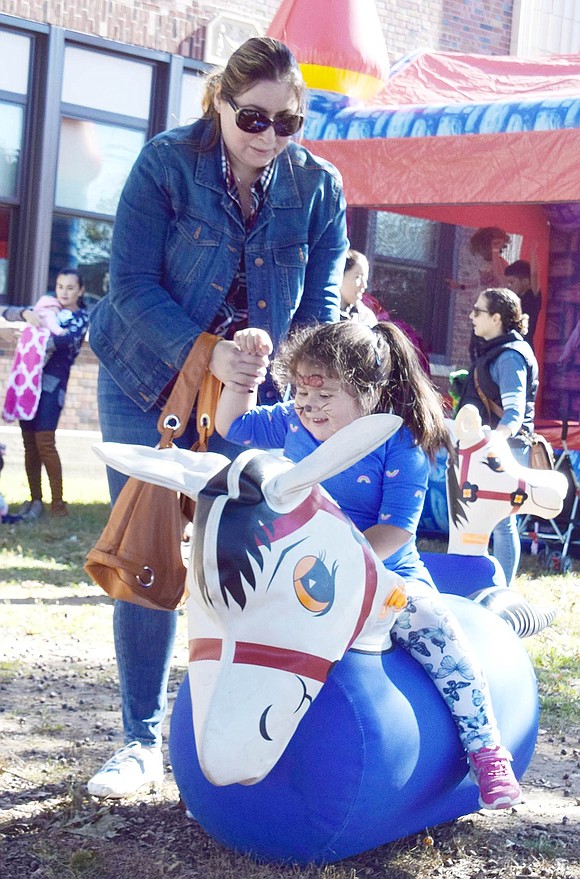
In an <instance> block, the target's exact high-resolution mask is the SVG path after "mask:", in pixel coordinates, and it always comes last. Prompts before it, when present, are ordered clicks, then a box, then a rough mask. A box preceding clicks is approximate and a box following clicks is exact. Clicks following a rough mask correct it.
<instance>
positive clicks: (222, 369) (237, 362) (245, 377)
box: [209, 339, 268, 394]
mask: <svg viewBox="0 0 580 879" xmlns="http://www.w3.org/2000/svg"><path fill="white" fill-rule="evenodd" d="M209 370H210V372H211V373H213V375H215V376H216V378H219V380H220V381H221V382H223V384H224V387H226V388H228V389H229V390H231V391H236V392H237V393H238V394H250V393H252V392H253V391H255V390H256V388H257V387H258V385H261V384H262V382H263V381H264V379H265V378H266V373H267V370H268V357H267V356H266V355H265V354H253V353H250V352H248V351H243V350H240V348H239V346H238V344H237V343H236V342H230V341H227V340H226V339H221V340H220V341H219V342H218V343H217V345H216V346H215V348H214V349H213V352H212V356H211V359H210V362H209Z"/></svg>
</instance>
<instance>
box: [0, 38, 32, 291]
mask: <svg viewBox="0 0 580 879" xmlns="http://www.w3.org/2000/svg"><path fill="white" fill-rule="evenodd" d="M30 54H31V41H30V38H29V37H27V36H24V35H23V34H19V33H15V32H11V31H6V30H0V58H1V59H2V63H1V64H0V297H5V296H6V295H7V292H8V257H9V247H10V239H11V237H13V236H14V234H15V229H14V227H15V225H16V216H17V203H18V197H19V180H20V173H21V157H22V147H23V141H24V126H25V115H26V106H27V97H28V84H29V71H30ZM2 202H4V204H2Z"/></svg>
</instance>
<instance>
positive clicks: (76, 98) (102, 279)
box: [49, 45, 155, 305]
mask: <svg viewBox="0 0 580 879" xmlns="http://www.w3.org/2000/svg"><path fill="white" fill-rule="evenodd" d="M154 70H155V68H154V65H153V64H152V63H147V62H144V61H140V60H138V61H136V60H132V59H129V58H124V57H119V56H115V55H112V54H110V53H108V52H98V51H94V50H90V49H84V48H79V47H78V46H74V45H69V46H67V47H66V48H65V62H64V75H63V89H62V103H61V123H60V134H59V145H58V164H57V173H56V191H55V214H54V218H53V224H52V237H51V247H50V266H49V286H51V285H52V284H53V283H54V280H55V277H56V274H57V273H58V271H59V269H60V268H62V267H63V266H67V265H72V266H75V267H78V268H79V270H80V272H81V273H82V275H83V278H84V281H85V289H86V299H87V301H88V303H89V305H90V304H94V302H96V301H97V300H98V299H100V298H101V297H102V296H103V295H104V294H105V293H106V292H107V290H108V272H109V258H110V254H111V237H112V229H113V219H114V216H115V213H116V211H117V205H118V202H119V198H120V196H121V191H122V189H123V186H124V184H125V181H126V179H127V176H128V175H129V172H130V170H131V167H132V166H133V163H134V162H135V159H136V158H137V156H138V155H139V152H140V151H141V149H142V147H143V145H144V143H145V140H146V138H147V136H148V133H149V109H150V106H151V95H152V89H153V81H154Z"/></svg>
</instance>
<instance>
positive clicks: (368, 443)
mask: <svg viewBox="0 0 580 879" xmlns="http://www.w3.org/2000/svg"><path fill="white" fill-rule="evenodd" d="M402 423H403V419H402V418H399V416H398V415H366V416H365V417H364V418H357V420H356V421H353V422H352V424H349V425H347V426H346V427H343V428H342V430H339V431H337V432H336V433H335V434H333V435H332V436H331V437H329V439H327V440H326V441H325V442H323V443H322V444H321V445H320V446H319V447H318V448H317V449H315V450H314V451H313V452H311V454H310V455H308V456H307V457H306V458H303V460H302V461H299V462H298V463H297V464H295V465H294V467H292V468H291V469H289V470H287V471H286V472H284V473H281V474H280V475H279V476H276V477H275V478H274V479H273V480H272V481H271V482H269V483H266V485H264V486H263V491H264V495H265V497H266V500H267V501H268V503H269V504H270V505H271V506H272V507H273V508H274V509H276V508H280V506H283V505H284V504H285V503H287V502H293V501H295V495H296V493H297V492H300V491H305V490H307V489H310V488H311V487H312V486H313V485H316V484H317V483H318V482H324V480H325V479H330V477H331V476H336V474H337V473H341V472H342V471H343V470H346V469H347V467H350V466H352V464H356V462H357V461H360V459H361V458H363V457H364V456H365V455H368V454H369V452H372V451H373V449H376V448H377V446H380V445H381V443H384V442H386V440H388V439H389V437H390V436H392V435H393V434H394V433H395V432H396V431H397V430H398V429H399V427H400V426H401V424H402Z"/></svg>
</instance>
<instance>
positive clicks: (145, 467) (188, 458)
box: [93, 443, 230, 500]
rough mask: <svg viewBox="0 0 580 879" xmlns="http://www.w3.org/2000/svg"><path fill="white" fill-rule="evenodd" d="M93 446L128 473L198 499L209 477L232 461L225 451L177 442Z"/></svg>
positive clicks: (112, 463) (121, 470) (103, 456)
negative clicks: (181, 445) (186, 446)
mask: <svg viewBox="0 0 580 879" xmlns="http://www.w3.org/2000/svg"><path fill="white" fill-rule="evenodd" d="M93 450H94V451H95V452H96V454H97V455H98V456H99V458H102V459H103V461H104V462H105V463H106V464H108V465H109V466H110V467H112V468H113V469H114V470H118V471H119V472H120V473H124V474H125V475H126V476H135V477H136V478H137V479H140V480H141V481H142V482H152V483H153V485H161V486H163V487H164V488H171V489H173V490H174V491H180V492H182V493H183V494H186V495H188V496H189V497H191V498H193V499H194V500H195V499H196V498H197V495H198V493H199V492H200V491H201V490H202V489H203V488H204V487H205V485H206V483H207V482H208V480H209V479H211V477H212V476H215V474H216V473H219V471H220V470H223V468H224V467H225V466H226V465H227V464H229V463H230V462H229V460H228V459H227V458H226V457H225V455H218V454H216V453H215V452H190V451H188V450H187V449H178V448H177V447H176V446H173V447H171V448H169V449H152V448H150V447H149V446H134V445H128V444H125V443H100V444H99V445H96V446H93Z"/></svg>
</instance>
